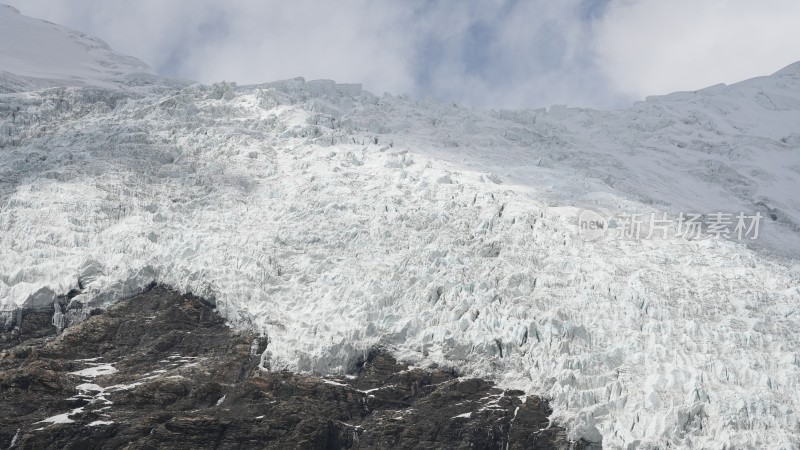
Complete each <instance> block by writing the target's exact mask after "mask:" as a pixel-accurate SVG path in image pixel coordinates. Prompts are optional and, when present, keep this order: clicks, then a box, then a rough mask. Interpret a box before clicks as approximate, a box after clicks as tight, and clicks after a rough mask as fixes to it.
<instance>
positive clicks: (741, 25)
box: [594, 0, 800, 97]
mask: <svg viewBox="0 0 800 450" xmlns="http://www.w3.org/2000/svg"><path fill="white" fill-rule="evenodd" d="M798 42H800V2H797V1H795V0H760V1H757V2H756V1H750V0H703V1H697V0H670V1H661V0H634V1H630V0H615V1H613V2H612V3H611V4H610V5H609V7H608V9H607V12H606V14H605V15H604V16H603V18H602V19H601V20H600V21H599V22H598V23H597V24H596V27H595V38H594V48H595V50H596V52H597V62H598V64H599V65H600V67H601V68H602V69H603V71H604V72H605V73H606V74H607V75H608V77H609V79H611V80H613V83H614V88H616V89H619V90H620V91H622V92H625V93H628V94H631V95H634V96H637V97H644V96H646V95H653V94H666V93H669V92H674V91H678V90H696V89H700V88H703V87H707V86H710V85H714V84H717V83H729V84H730V83H734V82H737V81H741V80H744V79H747V78H752V77H755V76H760V75H768V74H770V73H772V72H775V71H777V70H778V69H780V68H782V67H784V66H786V65H789V64H791V63H793V62H795V61H797V60H800V47H798Z"/></svg>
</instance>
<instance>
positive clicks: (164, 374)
mask: <svg viewBox="0 0 800 450" xmlns="http://www.w3.org/2000/svg"><path fill="white" fill-rule="evenodd" d="M51 315H52V312H49V313H48V312H47V311H27V312H25V313H24V314H23V318H22V323H21V324H19V326H18V327H17V328H16V329H14V330H12V331H5V332H3V333H2V334H0V410H2V411H3V414H2V415H3V418H2V419H0V447H4V448H6V447H9V446H10V447H12V448H32V449H33V448H36V449H39V448H162V447H170V448H187V449H189V448H191V449H196V448H569V447H570V446H573V447H576V448H581V447H585V446H586V443H584V442H578V443H573V444H570V443H569V441H568V439H567V437H566V433H565V431H564V429H563V428H560V427H558V426H554V425H553V426H551V425H550V424H549V420H548V416H549V415H550V413H551V411H550V409H549V407H548V405H547V403H546V402H545V401H543V400H541V399H539V398H536V397H530V396H528V397H526V396H525V395H524V393H523V392H519V391H503V390H500V389H498V388H496V387H494V386H493V385H492V383H490V382H487V381H484V380H480V379H463V378H459V377H458V376H457V375H456V374H454V373H452V372H451V371H442V370H438V369H431V370H422V369H409V368H408V366H406V365H403V364H400V363H398V362H397V361H395V360H394V359H393V358H392V357H390V356H389V355H387V354H384V353H380V352H374V353H373V354H370V355H369V356H368V357H367V358H366V360H365V361H363V362H362V363H360V364H358V365H357V366H356V367H354V369H353V373H352V375H348V376H346V377H342V378H336V379H334V378H320V377H316V376H311V375H304V374H296V373H289V372H266V371H263V370H261V369H259V368H258V362H259V358H260V354H261V352H262V351H263V350H264V347H265V345H266V339H264V338H260V337H259V336H258V335H256V334H253V333H248V332H237V331H234V330H232V329H230V328H228V327H227V326H226V325H225V323H224V321H223V320H222V319H221V318H220V317H219V316H218V315H217V314H216V312H215V311H214V309H213V307H212V306H211V305H209V304H208V303H206V302H204V301H202V300H201V299H199V298H196V297H193V296H186V295H185V296H181V295H179V294H177V293H176V292H174V291H171V290H169V289H167V288H164V287H161V286H158V287H155V288H154V289H152V290H151V291H149V292H146V293H144V294H141V295H138V296H136V297H134V298H132V299H130V300H127V301H124V302H120V303H118V304H116V305H114V306H113V307H112V308H110V309H109V310H107V311H97V312H96V314H93V315H92V316H91V317H90V318H89V319H87V320H86V321H84V322H82V323H80V324H78V325H76V326H73V327H71V328H68V329H66V330H65V331H64V332H63V333H62V334H59V335H57V334H56V328H55V327H54V326H52V325H51V322H50V317H51Z"/></svg>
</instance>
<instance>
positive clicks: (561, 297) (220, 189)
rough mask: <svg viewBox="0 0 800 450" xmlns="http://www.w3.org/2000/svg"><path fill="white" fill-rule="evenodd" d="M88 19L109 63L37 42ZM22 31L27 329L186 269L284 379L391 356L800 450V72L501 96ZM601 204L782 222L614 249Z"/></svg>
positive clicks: (5, 226)
mask: <svg viewBox="0 0 800 450" xmlns="http://www.w3.org/2000/svg"><path fill="white" fill-rule="evenodd" d="M9 30H13V33H11V34H9V33H10V31H9ZM31 30H33V31H31ZM43 30H45V31H43ZM4 33H5V34H4ZM26 33H30V36H32V37H31V38H30V39H24V38H23V37H24V36H26ZM21 36H22V37H21ZM64 36H68V37H69V39H72V40H70V41H69V42H72V43H74V45H72V44H70V45H71V47H70V51H71V52H73V53H74V56H72V57H71V59H72V60H74V61H93V62H92V63H91V64H96V65H97V67H99V69H97V70H94V69H91V70H90V69H86V67H87V66H86V65H82V66H80V67H79V68H76V69H75V71H72V69H71V68H69V67H66V68H64V67H65V66H64V65H63V64H62V63H61V62H59V61H57V60H52V64H51V65H48V64H44V63H42V62H41V61H39V60H37V59H36V58H33V57H31V55H32V54H36V51H34V50H36V49H38V48H40V47H42V48H50V47H49V46H51V43H52V42H53V40H56V41H58V42H66V41H65V37H64ZM0 37H2V42H4V43H5V42H9V40H8V39H12V41H14V42H26V43H30V44H31V45H36V46H39V47H36V48H33V49H32V48H30V47H28V46H22V45H21V46H19V47H8V46H5V44H3V45H4V46H3V47H2V48H0V86H2V87H0V155H2V157H1V158H0V310H1V311H2V312H0V315H1V316H2V319H3V320H4V321H5V322H6V323H13V320H14V317H15V314H16V312H17V311H19V309H20V308H30V307H38V306H47V305H51V304H55V305H56V317H54V323H55V324H58V325H60V326H66V325H69V324H71V323H76V322H79V321H81V320H82V319H84V318H85V317H87V316H88V314H89V313H90V311H91V309H93V308H97V307H103V306H105V305H108V304H110V303H111V302H114V301H116V300H119V299H122V298H128V297H130V296H132V295H134V294H136V293H138V292H141V291H142V290H143V289H146V288H147V287H148V286H150V285H152V284H153V283H163V284H167V285H170V286H173V287H175V288H177V289H179V290H181V291H182V292H192V293H194V294H196V295H199V296H202V297H204V298H206V299H209V300H211V301H214V302H215V304H216V306H217V308H218V309H219V311H220V312H221V313H222V314H223V315H224V316H225V317H226V318H227V320H229V322H230V323H231V324H232V325H233V326H237V327H247V328H252V329H255V330H258V331H260V332H261V333H262V334H263V335H264V336H266V337H267V338H268V340H269V345H268V346H267V350H266V351H265V353H264V354H263V355H262V366H263V368H264V370H283V369H286V370H294V371H307V372H314V373H321V374H331V373H345V372H346V371H347V370H348V368H349V367H350V366H351V365H352V364H353V363H354V361H356V360H357V359H358V358H359V357H361V355H363V354H364V353H365V352H367V351H369V350H370V349H373V348H376V347H380V348H383V349H386V350H387V351H389V352H391V353H392V354H394V355H395V356H396V357H398V358H399V359H402V360H405V361H409V362H412V363H414V364H417V365H419V366H429V365H432V364H437V365H440V366H446V367H454V368H457V370H458V371H459V372H461V373H463V374H466V375H470V376H480V377H486V378H490V379H493V380H496V381H497V382H498V383H499V384H500V385H501V386H504V387H508V388H518V389H523V390H525V391H526V392H529V393H535V394H538V395H542V396H544V397H546V398H548V399H549V400H550V402H551V405H552V407H553V410H554V415H553V418H552V419H553V420H554V421H557V422H559V423H563V424H564V425H565V426H567V427H568V429H569V430H570V433H571V435H572V436H573V437H575V438H578V437H583V438H586V439H589V440H592V441H595V442H598V441H601V440H602V443H603V445H604V446H608V447H610V448H656V447H664V446H667V445H669V446H674V447H678V448H720V449H721V448H730V447H736V448H740V447H748V448H796V447H798V446H800V422H798V415H797V412H796V411H797V409H798V408H800V394H798V392H800V389H798V387H799V386H798V383H799V382H800V353H798V342H799V341H800V332H799V331H798V329H800V327H798V322H799V321H800V317H799V316H798V306H797V305H798V301H799V300H800V263H799V262H798V261H797V258H798V255H800V228H799V226H798V224H800V202H798V197H797V195H796V193H797V192H798V188H799V187H800V63H798V64H794V65H792V66H789V67H787V68H785V69H783V70H781V71H779V72H777V73H775V74H773V75H771V76H765V77H760V78H755V79H752V80H746V81H743V82H741V83H737V84H734V85H730V86H725V85H718V86H713V87H710V88H707V89H703V90H700V91H696V92H679V93H674V94H670V95H666V96H660V97H652V98H648V99H647V100H646V101H643V102H638V103H636V104H634V105H632V106H631V107H629V108H625V109H620V110H616V111H596V110H591V109H578V108H567V107H565V106H553V107H551V108H549V109H546V110H524V111H483V110H479V109H475V108H469V107H465V106H462V105H458V104H445V103H439V102H435V101H432V100H417V99H413V98H410V97H408V96H392V95H388V94H387V95H383V96H376V95H373V94H371V93H369V92H367V91H364V90H362V89H361V87H360V85H357V84H337V83H334V82H332V81H327V80H316V81H305V80H304V79H302V78H297V79H294V80H286V81H280V82H273V83H266V84H262V85H253V86H237V85H235V84H233V83H225V82H221V83H217V84H214V85H211V86H207V85H200V84H189V83H186V82H182V81H175V80H170V79H166V78H162V77H159V76H158V75H156V74H154V73H152V72H151V71H150V70H149V69H148V68H147V67H146V65H144V64H143V63H140V62H137V61H136V60H133V59H132V58H130V57H125V56H123V55H118V54H116V53H114V52H113V51H112V50H111V49H109V48H108V47H107V46H105V45H104V44H102V43H101V41H98V40H96V39H94V38H89V37H85V36H83V35H81V34H80V33H77V32H73V31H70V30H67V29H65V28H63V27H59V26H56V25H53V24H49V23H46V22H42V21H37V20H35V19H30V18H26V17H24V16H22V15H20V14H19V13H18V12H16V11H14V10H12V9H10V8H3V7H0ZM78 37H79V38H80V39H78ZM7 38H8V39H7ZM52 45H54V44H52ZM53 48H55V47H53ZM91 64H90V65H91ZM101 69H102V70H101ZM587 208H588V209H592V210H594V211H597V212H598V213H599V214H601V215H603V216H606V217H611V216H615V215H619V214H621V213H641V214H650V213H658V214H661V213H670V214H675V213H677V212H681V211H685V212H700V213H712V212H715V211H727V212H734V211H737V212H738V211H743V212H747V213H754V212H761V213H762V214H763V215H764V217H765V221H764V223H763V224H762V225H763V228H762V230H761V235H760V237H759V239H757V240H753V241H748V242H746V243H745V242H740V241H736V240H725V239H711V238H708V237H704V238H702V239H685V238H683V237H675V236H669V237H666V238H661V239H639V240H615V239H600V240H597V241H587V240H585V239H583V238H582V237H581V236H580V234H579V232H578V227H577V217H578V214H579V213H580V211H581V210H583V209H587Z"/></svg>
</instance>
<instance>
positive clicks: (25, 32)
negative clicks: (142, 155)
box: [0, 5, 185, 93]
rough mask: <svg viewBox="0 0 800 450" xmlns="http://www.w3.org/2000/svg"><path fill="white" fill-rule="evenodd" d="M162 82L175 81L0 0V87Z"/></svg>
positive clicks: (18, 88)
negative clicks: (24, 13)
mask: <svg viewBox="0 0 800 450" xmlns="http://www.w3.org/2000/svg"><path fill="white" fill-rule="evenodd" d="M164 84H171V85H173V86H177V85H180V82H177V81H172V80H167V79H164V78H162V77H159V76H158V75H156V74H155V73H154V72H153V71H152V70H151V69H150V67H148V65H147V64H145V63H143V62H142V61H140V60H138V59H136V58H134V57H131V56H127V55H123V54H120V53H117V52H115V51H113V50H112V49H111V48H110V47H109V46H108V45H107V44H106V43H105V42H103V41H102V40H100V39H98V38H96V37H91V36H87V35H85V34H83V33H80V32H78V31H74V30H70V29H68V28H66V27H63V26H60V25H56V24H53V23H51V22H46V21H43V20H39V19H34V18H31V17H27V16H24V15H22V14H20V12H19V10H17V9H15V8H13V7H11V6H7V5H0V93H8V92H22V91H30V90H36V89H43V88H48V87H64V86H95V87H103V88H111V89H122V88H124V89H129V90H136V89H143V88H144V89H152V88H153V87H155V86H161V85H164ZM183 84H185V83H183Z"/></svg>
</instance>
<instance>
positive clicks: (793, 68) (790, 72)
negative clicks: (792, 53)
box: [772, 61, 800, 77]
mask: <svg viewBox="0 0 800 450" xmlns="http://www.w3.org/2000/svg"><path fill="white" fill-rule="evenodd" d="M772 76H773V77H783V76H800V61H797V62H796V63H793V64H789V65H788V66H786V67H784V68H783V69H781V70H779V71H777V72H775V73H773V74H772Z"/></svg>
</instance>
